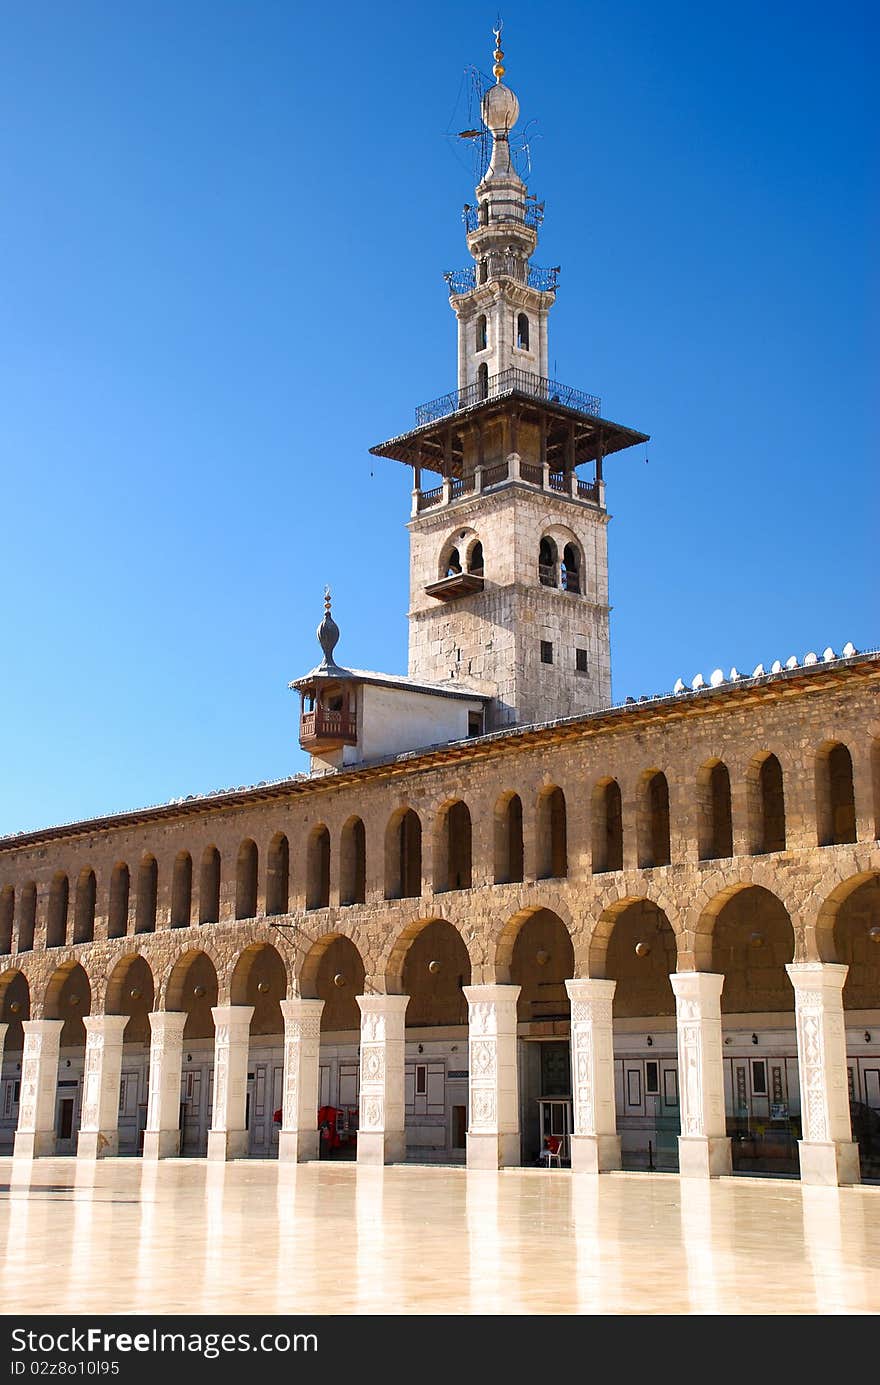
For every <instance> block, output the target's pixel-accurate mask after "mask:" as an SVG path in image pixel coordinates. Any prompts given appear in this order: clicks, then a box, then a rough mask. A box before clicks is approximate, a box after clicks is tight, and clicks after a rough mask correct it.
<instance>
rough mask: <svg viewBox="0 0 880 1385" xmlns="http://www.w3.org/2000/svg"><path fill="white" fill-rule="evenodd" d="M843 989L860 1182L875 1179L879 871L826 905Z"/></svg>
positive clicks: (879, 1129)
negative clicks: (842, 969)
mask: <svg viewBox="0 0 880 1385" xmlns="http://www.w3.org/2000/svg"><path fill="white" fill-rule="evenodd" d="M823 912H827V913H828V914H831V916H832V918H833V934H832V941H833V952H834V960H835V961H836V962H843V963H845V965H846V966H847V967H848V968H849V970H848V972H847V976H846V981H845V983H844V987H843V1010H844V1021H845V1027H846V1067H847V1081H848V1084H849V1103H850V1106H849V1110H850V1122H851V1126H852V1138H853V1140H854V1141H855V1143H856V1144H857V1145H858V1149H859V1169H860V1172H861V1177H862V1181H863V1182H872V1183H873V1182H878V1181H880V872H873V873H872V874H870V875H868V876H859V877H856V878H855V879H854V880H849V881H846V882H845V884H844V885H842V886H840V887H839V888H838V889H837V890H836V891H835V892H834V894H833V895H832V896H831V899H830V900H829V901H828V903H827V905H826V907H825V910H824V911H823Z"/></svg>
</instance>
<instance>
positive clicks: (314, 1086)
mask: <svg viewBox="0 0 880 1385" xmlns="http://www.w3.org/2000/svg"><path fill="white" fill-rule="evenodd" d="M323 1009H324V1002H323V1000H282V1002H281V1013H282V1015H283V1016H284V1096H283V1104H282V1114H281V1130H280V1132H279V1134H278V1158H279V1160H280V1161H281V1162H282V1163H295V1164H303V1163H305V1162H306V1161H307V1160H308V1159H317V1158H318V1157H319V1155H320V1144H319V1134H318V1107H319V1106H320V1104H321V1096H320V1086H321V1077H320V1072H319V1067H318V1059H319V1056H320V1052H321V1011H322V1010H323Z"/></svg>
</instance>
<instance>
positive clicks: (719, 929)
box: [695, 881, 795, 1014]
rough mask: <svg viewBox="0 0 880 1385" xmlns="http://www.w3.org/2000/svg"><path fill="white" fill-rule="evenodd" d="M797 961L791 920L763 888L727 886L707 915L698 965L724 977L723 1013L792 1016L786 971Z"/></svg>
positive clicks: (700, 935) (739, 884)
mask: <svg viewBox="0 0 880 1385" xmlns="http://www.w3.org/2000/svg"><path fill="white" fill-rule="evenodd" d="M707 937H708V939H709V941H710V944H711V946H710V948H709V949H707V947H706V939H707ZM794 956H795V931H794V926H793V924H792V921H791V915H790V914H789V911H788V909H787V908H786V906H785V904H784V903H783V902H782V900H781V899H780V898H779V896H778V895H776V894H774V893H773V892H772V891H771V890H769V889H767V888H766V886H764V885H758V884H755V883H749V882H744V881H739V882H737V883H736V884H731V885H728V886H727V887H726V888H724V889H722V890H721V891H719V892H718V894H716V895H715V897H714V898H713V899H712V900H711V901H710V902H709V904H708V905H707V906H706V908H705V909H704V910H703V911H702V914H701V917H700V924H699V933H698V940H697V947H696V948H695V965H696V967H697V969H698V970H700V971H713V972H718V973H720V974H721V975H723V976H724V988H723V990H722V992H721V1009H722V1011H724V1012H726V1013H727V1014H739V1013H749V1012H754V1011H768V1012H777V1011H788V1010H791V1011H793V1010H794V988H793V987H792V985H791V983H790V981H789V979H788V974H787V973H786V971H785V966H786V963H788V962H791V961H792V960H794Z"/></svg>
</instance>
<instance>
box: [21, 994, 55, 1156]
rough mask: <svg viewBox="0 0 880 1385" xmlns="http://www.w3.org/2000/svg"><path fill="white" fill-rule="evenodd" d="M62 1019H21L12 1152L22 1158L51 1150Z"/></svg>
mask: <svg viewBox="0 0 880 1385" xmlns="http://www.w3.org/2000/svg"><path fill="white" fill-rule="evenodd" d="M63 1028H64V1021H63V1020H25V1021H24V1023H23V1024H22V1029H23V1030H24V1051H23V1053H22V1055H21V1094H20V1096H19V1105H18V1128H17V1130H16V1132H15V1146H14V1152H15V1154H17V1155H22V1156H23V1157H24V1158H25V1159H36V1158H39V1157H40V1155H44V1154H54V1153H55V1093H56V1091H57V1088H58V1052H59V1049H60V1047H61V1031H62V1029H63Z"/></svg>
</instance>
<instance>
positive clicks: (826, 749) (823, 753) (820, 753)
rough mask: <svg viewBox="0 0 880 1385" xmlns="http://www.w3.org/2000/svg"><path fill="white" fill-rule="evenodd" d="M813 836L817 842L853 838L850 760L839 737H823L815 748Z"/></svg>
mask: <svg viewBox="0 0 880 1385" xmlns="http://www.w3.org/2000/svg"><path fill="white" fill-rule="evenodd" d="M815 782H816V836H817V840H818V843H819V845H820V846H842V845H844V844H845V843H847V842H854V841H855V840H856V808H855V791H854V786H853V762H852V755H851V754H850V751H849V748H848V746H845V745H844V744H843V742H842V741H832V740H827V741H823V742H822V744H821V745H820V746H819V748H818V750H817V751H816V772H815Z"/></svg>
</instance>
